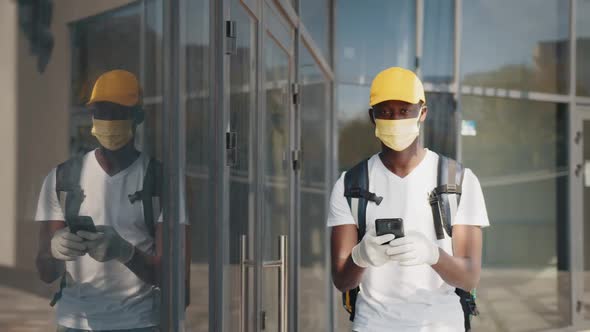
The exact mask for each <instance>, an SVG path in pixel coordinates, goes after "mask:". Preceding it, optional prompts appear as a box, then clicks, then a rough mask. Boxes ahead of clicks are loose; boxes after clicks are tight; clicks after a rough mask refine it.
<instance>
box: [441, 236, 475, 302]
mask: <svg viewBox="0 0 590 332" xmlns="http://www.w3.org/2000/svg"><path fill="white" fill-rule="evenodd" d="M481 251H482V232H481V228H480V227H479V226H471V225H456V226H453V256H451V255H449V254H447V253H446V252H445V251H444V250H442V249H439V253H440V257H439V260H438V262H437V263H436V264H435V265H432V268H433V269H434V270H435V271H436V272H437V273H438V274H439V275H440V276H441V278H442V279H443V280H444V281H446V282H447V283H448V284H449V285H451V286H455V287H457V288H461V289H463V290H466V291H471V290H472V289H474V288H475V287H476V286H477V284H478V283H479V278H480V274H481Z"/></svg>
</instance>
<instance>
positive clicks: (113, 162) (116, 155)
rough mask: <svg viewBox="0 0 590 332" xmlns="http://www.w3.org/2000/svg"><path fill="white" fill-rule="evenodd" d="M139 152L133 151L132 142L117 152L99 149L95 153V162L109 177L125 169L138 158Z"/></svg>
mask: <svg viewBox="0 0 590 332" xmlns="http://www.w3.org/2000/svg"><path fill="white" fill-rule="evenodd" d="M139 154H140V152H139V151H137V149H135V146H134V144H133V140H131V142H129V144H127V145H125V146H124V147H123V148H121V149H119V150H117V151H111V150H108V149H105V148H104V147H99V148H98V149H96V151H95V155H96V160H98V164H99V165H100V166H101V167H102V169H103V170H104V171H105V172H106V173H107V174H108V175H110V176H113V175H115V174H117V173H119V172H121V171H122V170H124V169H126V168H127V167H129V166H131V164H133V162H134V161H135V160H136V159H137V157H139Z"/></svg>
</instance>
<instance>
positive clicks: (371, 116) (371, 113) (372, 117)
mask: <svg viewBox="0 0 590 332" xmlns="http://www.w3.org/2000/svg"><path fill="white" fill-rule="evenodd" d="M368 112H369V120H371V123H372V124H375V117H374V115H373V108H372V107H371V108H369V111H368Z"/></svg>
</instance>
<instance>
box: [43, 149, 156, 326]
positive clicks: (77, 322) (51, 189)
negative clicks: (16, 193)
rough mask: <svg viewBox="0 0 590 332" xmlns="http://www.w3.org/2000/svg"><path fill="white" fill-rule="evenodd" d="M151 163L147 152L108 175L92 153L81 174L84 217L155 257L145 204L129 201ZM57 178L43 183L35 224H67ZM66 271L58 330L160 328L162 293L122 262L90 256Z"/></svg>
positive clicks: (69, 263) (81, 212)
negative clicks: (66, 281) (144, 208)
mask: <svg viewBox="0 0 590 332" xmlns="http://www.w3.org/2000/svg"><path fill="white" fill-rule="evenodd" d="M148 162H149V157H148V156H147V155H145V154H143V153H142V154H141V155H140V156H139V157H138V158H137V160H135V161H134V162H133V163H132V164H131V165H130V166H129V167H127V168H126V169H125V170H123V171H121V172H119V173H117V174H115V175H114V176H109V175H108V174H107V173H106V172H105V171H104V170H103V169H102V167H101V166H100V165H99V164H98V161H97V160H96V156H95V152H94V151H91V152H89V153H87V154H86V155H85V156H84V161H83V163H82V171H81V174H80V185H81V187H82V190H84V194H85V195H86V197H85V198H84V201H83V202H82V205H81V206H80V213H79V214H80V215H81V216H91V217H92V219H93V220H94V224H95V225H108V226H112V227H113V228H114V229H115V230H116V231H117V232H118V233H119V235H121V237H123V238H124V239H125V240H127V241H128V242H130V243H131V244H133V245H134V246H135V247H137V248H138V249H139V250H141V251H143V252H145V253H147V254H150V255H153V254H155V242H154V239H153V238H152V236H151V235H150V234H149V231H148V229H147V226H146V224H145V222H144V215H143V204H141V200H138V201H136V202H135V203H133V204H132V203H131V202H130V200H129V198H128V195H129V194H133V193H135V192H137V191H138V190H141V188H142V185H143V178H144V174H145V171H146V170H147V165H148ZM55 174H56V169H55V168H54V169H53V170H52V171H51V172H50V173H49V175H47V177H46V178H45V181H44V182H43V187H42V189H41V194H40V196H39V203H38V205H37V214H36V216H35V220H36V221H46V220H64V219H65V218H64V215H63V212H62V209H61V206H60V204H59V201H58V198H57V194H56V192H55V181H56V178H55ZM154 208H155V209H157V208H156V207H154ZM155 215H156V216H157V215H158V214H155ZM66 270H67V273H68V274H69V275H70V276H71V279H70V278H68V284H67V287H66V288H65V289H64V290H63V294H62V298H61V299H60V300H59V301H58V302H57V323H58V324H59V325H61V326H65V327H69V328H76V329H92V330H119V329H131V328H141V327H149V326H156V325H158V323H159V318H160V314H159V304H160V300H159V290H158V288H156V287H155V286H152V285H149V284H146V283H145V282H143V281H142V280H141V279H139V278H138V277H137V276H136V275H135V274H134V273H133V272H131V270H129V269H128V268H127V267H126V266H125V265H123V264H121V263H120V262H118V261H116V260H112V261H109V262H105V263H100V262H97V261H96V260H94V259H93V258H91V257H90V256H89V255H85V256H82V257H79V258H77V259H76V260H74V261H68V262H66Z"/></svg>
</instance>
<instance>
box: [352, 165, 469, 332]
mask: <svg viewBox="0 0 590 332" xmlns="http://www.w3.org/2000/svg"><path fill="white" fill-rule="evenodd" d="M368 161H369V160H368V159H365V160H363V161H362V162H360V163H358V164H357V165H355V166H354V167H353V168H351V169H350V170H348V171H347V172H346V174H345V175H344V196H345V197H346V200H347V202H348V206H349V207H350V210H351V213H352V215H353V217H354V219H355V221H356V222H357V225H358V241H359V242H360V241H361V239H362V238H363V236H364V235H365V231H366V223H367V221H366V210H367V206H368V205H369V203H370V202H372V203H374V204H376V205H379V204H381V201H382V200H383V198H382V197H379V196H377V195H376V194H375V193H372V192H369V169H368ZM464 172H465V169H464V168H463V165H461V164H460V163H458V162H457V161H455V160H453V159H450V158H447V157H445V156H439V160H438V175H437V187H436V188H434V189H433V190H432V192H431V193H430V196H429V203H430V206H431V208H432V214H433V219H434V229H435V233H436V238H437V239H438V240H442V239H444V238H445V232H446V234H447V235H448V236H449V237H451V236H452V231H453V228H452V224H453V223H452V219H453V218H454V214H455V213H456V209H457V208H458V206H459V202H460V200H461V184H462V183H463V175H464ZM451 195H454V196H455V197H454V198H455V199H453V197H452V196H451ZM359 292H360V288H359V287H356V288H355V289H351V290H348V291H346V292H343V293H342V304H343V306H344V308H345V309H346V311H348V313H349V314H350V320H351V321H353V320H354V316H355V306H356V298H357V295H358V293H359ZM455 293H456V294H457V295H458V296H459V299H460V302H461V307H462V308H463V314H464V317H465V331H470V330H471V316H477V315H478V314H479V312H478V310H477V307H476V305H475V290H474V291H473V293H470V292H466V291H464V290H462V289H459V288H457V289H455Z"/></svg>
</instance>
